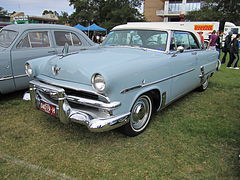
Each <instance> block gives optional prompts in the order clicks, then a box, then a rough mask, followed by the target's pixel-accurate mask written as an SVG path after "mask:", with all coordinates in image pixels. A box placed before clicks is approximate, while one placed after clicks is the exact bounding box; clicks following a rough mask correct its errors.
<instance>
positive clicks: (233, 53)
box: [208, 30, 240, 69]
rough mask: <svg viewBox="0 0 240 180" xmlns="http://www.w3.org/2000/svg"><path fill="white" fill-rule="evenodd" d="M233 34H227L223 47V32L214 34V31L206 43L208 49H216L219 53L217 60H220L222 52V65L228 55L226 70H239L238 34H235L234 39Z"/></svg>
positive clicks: (239, 35)
mask: <svg viewBox="0 0 240 180" xmlns="http://www.w3.org/2000/svg"><path fill="white" fill-rule="evenodd" d="M232 36H233V33H232V32H229V34H228V35H227V36H226V38H225V41H224V45H222V44H223V43H222V42H223V32H220V31H218V32H216V31H215V30H214V31H213V32H212V34H211V36H210V38H209V39H210V40H209V43H208V49H216V50H217V51H218V52H219V56H218V59H220V54H221V52H223V57H222V60H221V63H222V64H225V63H226V59H227V56H228V54H229V61H228V63H227V68H233V69H239V67H238V61H239V42H238V41H239V40H240V34H237V35H236V36H235V37H234V38H232Z"/></svg>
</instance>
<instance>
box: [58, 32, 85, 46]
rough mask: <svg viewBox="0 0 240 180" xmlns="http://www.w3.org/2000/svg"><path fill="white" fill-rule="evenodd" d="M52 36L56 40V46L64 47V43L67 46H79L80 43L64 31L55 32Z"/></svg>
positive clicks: (72, 35)
mask: <svg viewBox="0 0 240 180" xmlns="http://www.w3.org/2000/svg"><path fill="white" fill-rule="evenodd" d="M54 36H55V39H56V44H57V46H64V45H65V43H68V45H69V46H80V45H82V42H81V41H80V39H79V38H78V37H77V35H75V34H73V33H71V32H66V31H55V32H54Z"/></svg>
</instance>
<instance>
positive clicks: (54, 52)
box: [48, 50, 56, 53]
mask: <svg viewBox="0 0 240 180" xmlns="http://www.w3.org/2000/svg"><path fill="white" fill-rule="evenodd" d="M48 53H56V51H55V50H53V51H48Z"/></svg>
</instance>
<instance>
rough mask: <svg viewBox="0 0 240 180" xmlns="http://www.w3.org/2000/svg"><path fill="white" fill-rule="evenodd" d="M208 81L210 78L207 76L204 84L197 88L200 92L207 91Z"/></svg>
mask: <svg viewBox="0 0 240 180" xmlns="http://www.w3.org/2000/svg"><path fill="white" fill-rule="evenodd" d="M208 81H209V80H208V77H207V78H206V80H205V81H204V82H203V83H202V85H201V86H199V87H198V88H197V90H198V91H200V92H202V91H205V90H206V89H207V88H208Z"/></svg>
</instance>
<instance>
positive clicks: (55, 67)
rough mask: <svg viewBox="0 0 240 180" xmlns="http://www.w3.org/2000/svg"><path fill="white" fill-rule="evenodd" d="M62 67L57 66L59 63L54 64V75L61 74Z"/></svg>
mask: <svg viewBox="0 0 240 180" xmlns="http://www.w3.org/2000/svg"><path fill="white" fill-rule="evenodd" d="M60 69H61V68H60V67H57V65H55V66H52V73H53V75H55V76H56V75H58V74H59V71H60Z"/></svg>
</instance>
